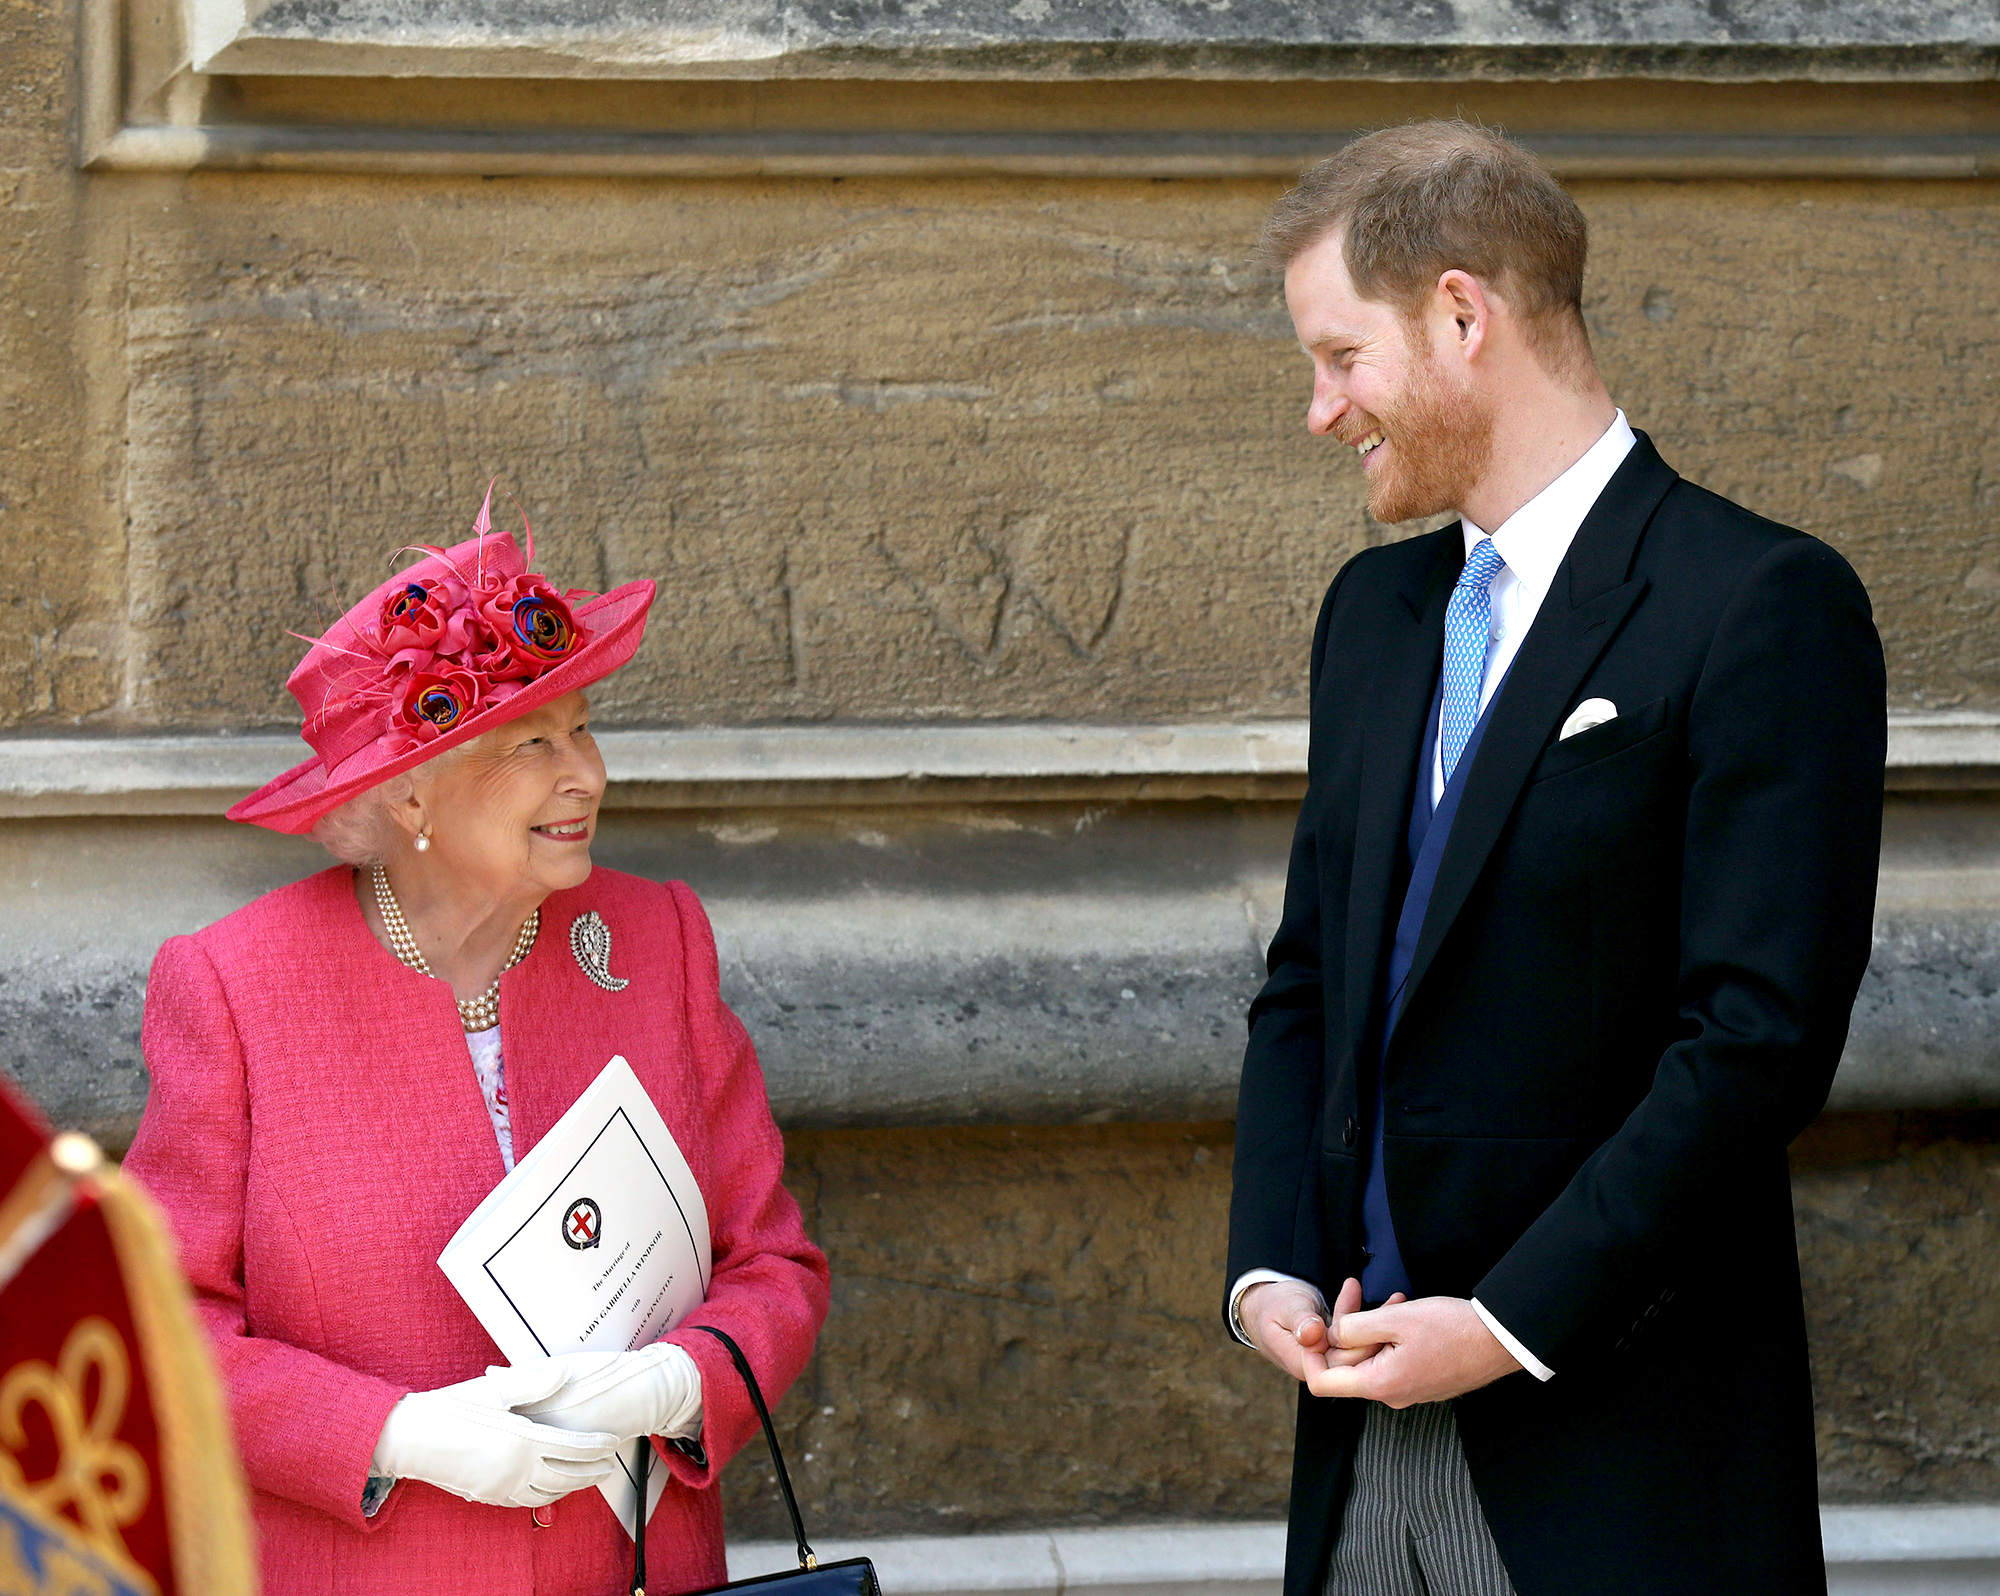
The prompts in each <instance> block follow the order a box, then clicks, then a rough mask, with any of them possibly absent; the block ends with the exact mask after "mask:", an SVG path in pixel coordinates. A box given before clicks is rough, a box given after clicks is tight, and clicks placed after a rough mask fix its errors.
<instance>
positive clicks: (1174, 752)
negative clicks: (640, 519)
mask: <svg viewBox="0 0 2000 1596" xmlns="http://www.w3.org/2000/svg"><path fill="white" fill-rule="evenodd" d="M599 742H600V745H601V746H602V748H603V750H604V758H605V764H606V765H607V766H608V767H609V769H610V771H611V781H612V785H611V791H610V794H609V795H608V796H607V799H606V807H607V808H611V809H685V808H711V807H730V806H736V805H752V804H755V805H788V804H801V803H807V804H815V805H822V804H841V803H866V804H877V803H885V802H886V803H894V802H936V801H938V800H940V799H948V800H951V801H969V800H978V799H999V800H1007V801H1019V800H1021V799H1034V798H1051V799H1060V800H1068V799H1088V798H1093V797H1104V798H1145V799H1174V798H1211V797H1226V798H1271V799H1283V798H1288V797H1296V796H1297V795H1298V794H1299V792H1300V791H1302V783H1303V781H1304V777H1305V768H1306V723H1305V722H1304V721H1302V720H1282V721H1244V722H1210V723H1197V724H1189V725H1177V726H1091V725H1076V724H1056V723H1049V722H1033V723H989V724H964V723H958V724H950V725H915V726H778V727H713V728H691V729H686V730H666V731H645V730H608V731H605V732H603V733H601V734H600V737H599ZM304 751H305V750H304V745H303V744H302V743H301V742H300V741H299V740H298V739H297V738H296V737H293V736H291V735H289V734H286V733H282V732H252V733H246V734H244V735H241V736H217V735H207V736H114V737H96V736H88V735H79V736H74V737H12V738H4V739H0V819H29V818H35V817H39V816H48V815H213V814H220V813H222V811H223V810H225V809H226V808H228V807H229V805H230V804H232V803H234V802H235V801H236V799H238V798H240V797H241V796H243V795H244V794H245V793H247V792H250V791H252V790H253V789H255V788H256V787H258V786H260V785H261V784H262V783H263V782H265V781H267V780H269V779H270V778H271V777H272V776H274V775H275V774H277V773H278V772H279V771H280V770H283V769H284V768H286V767H287V766H288V765H290V764H292V763H293V762H295V761H296V760H297V759H298V757H299V756H300V754H302V753H303V752H304ZM1888 764H1889V769H1888V785H1889V786H1890V787H1892V788H1898V789H1919V790H1920V789H1926V788H1942V789H1961V788H2000V716H1996V715H1985V714H1971V713H1952V714H1937V715H1909V716H1897V717H1895V718H1893V719H1892V720H1891V721H1890V730H1889V761H1888Z"/></svg>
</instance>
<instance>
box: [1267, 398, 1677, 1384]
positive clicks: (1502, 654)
mask: <svg viewBox="0 0 2000 1596" xmlns="http://www.w3.org/2000/svg"><path fill="white" fill-rule="evenodd" d="M1637 441H1638V440H1637V439H1636V438H1634V437H1633V435H1632V427H1631V424H1630V423H1629V422H1628V421H1626V419H1625V412H1624V411H1622V410H1620V411H1619V412H1618V413H1617V414H1616V415H1615V416H1613V417H1612V421H1611V425H1610V426H1608V427H1606V428H1605V429H1604V436H1603V437H1601V438H1599V439H1598V440H1597V442H1595V443H1593V444H1592V445H1591V446H1590V447H1589V448H1588V449H1586V450H1585V451H1584V452H1583V454H1582V456H1581V457H1580V458H1579V459H1578V460H1577V462H1576V463H1575V464H1574V465H1572V466H1571V467H1570V468H1569V469H1568V470H1567V471H1565V472H1564V473H1563V474H1562V475H1561V476H1559V477H1557V478H1556V479H1555V481H1553V482H1551V483H1550V484H1549V485H1548V486H1547V487H1546V488H1544V489H1542V491H1541V492H1540V493H1538V494H1536V495H1535V496H1534V497H1533V498H1532V499H1530V500H1529V501H1528V502H1527V503H1526V504H1524V505H1522V506H1521V508H1520V509H1518V510H1516V511H1515V512H1514V513H1513V514H1512V515H1510V516H1508V517H1507V519H1506V521H1505V522H1503V523H1502V524H1501V527H1500V529H1499V530H1498V531H1497V532H1494V533H1492V534H1491V536H1492V538H1493V547H1494V548H1495V550H1497V551H1498V553H1499V555H1500V558H1501V559H1503V560H1505V561H1506V562H1507V563H1506V564H1505V565H1504V566H1502V567H1501V569H1500V571H1499V573H1498V574H1497V575H1495V577H1494V578H1493V580H1492V582H1491V583H1489V584H1488V586H1487V591H1488V593H1490V594H1491V595H1492V602H1493V630H1492V643H1491V646H1490V647H1489V649H1488V650H1487V654H1486V677H1485V680H1484V681H1483V682H1482V683H1481V684H1480V688H1479V710H1480V713H1481V714H1484V713H1485V711H1486V706H1487V704H1488V703H1489V702H1491V700H1492V697H1493V693H1494V690H1495V689H1496V688H1497V687H1499V685H1500V683H1501V681H1502V680H1503V679H1504V678H1505V677H1506V675H1507V668H1508V666H1510V665H1512V664H1513V663H1514V656H1515V655H1516V654H1518V653H1519V652H1520V650H1521V640H1522V639H1523V638H1525V637H1526V636H1527V635H1528V629H1529V628H1530V627H1531V626H1533V625H1534V624H1535V617H1536V615H1538V614H1539V613H1540V612H1541V608H1542V600H1543V599H1545V598H1547V597H1548V593H1549V587H1550V585H1551V584H1552V583H1553V582H1554V581H1555V578H1556V571H1557V569H1558V568H1559V567H1560V566H1561V565H1562V562H1563V557H1564V556H1565V555H1567V554H1568V553H1569V546H1570V544H1571V543H1572V542H1574V541H1575V538H1576V532H1577V528H1578V527H1580V526H1582V525H1583V518H1584V517H1585V516H1586V515H1588V514H1589V513H1590V507H1591V506H1592V505H1593V504H1595V503H1596V502H1597V500H1598V496H1599V495H1600V494H1602V493H1603V492H1604V489H1605V486H1606V484H1608V483H1609V482H1610V481H1611V478H1612V476H1613V474H1614V473H1615V472H1616V471H1617V470H1618V468H1619V466H1621V465H1623V464H1624V463H1625V456H1626V455H1627V454H1629V453H1630V452H1631V449H1632V445H1633V444H1634V443H1636V442H1637ZM1460 527H1461V530H1462V531H1463V532H1464V535H1465V553H1466V557H1467V558H1468V559H1469V558H1470V557H1471V555H1472V551H1473V549H1475V548H1476V547H1478V544H1479V540H1480V539H1481V538H1483V537H1486V536H1487V535H1488V534H1487V533H1485V532H1483V531H1481V530H1480V529H1479V528H1478V527H1476V526H1474V525H1473V524H1472V522H1471V521H1469V520H1466V519H1465V518H1463V517H1461V518H1460ZM1443 797H1444V755H1443V752H1442V750H1434V751H1433V753H1432V757H1431V803H1432V804H1433V805H1435V804H1436V803H1437V802H1438V800H1439V799H1441V798H1443ZM1266 1280H1287V1281H1292V1282H1293V1283H1294V1284H1297V1285H1304V1286H1306V1289H1307V1290H1309V1291H1313V1293H1314V1295H1316V1296H1317V1295H1318V1291H1317V1288H1315V1287H1313V1286H1311V1285H1310V1284H1309V1283H1308V1282H1305V1281H1300V1280H1297V1279H1295V1277H1294V1276H1291V1275H1287V1274H1283V1273H1281V1272H1280V1271H1278V1270H1276V1269H1249V1270H1245V1271H1244V1273H1243V1274H1241V1275H1239V1276H1238V1277H1237V1279H1236V1281H1235V1283H1234V1284H1233V1285H1232V1286H1231V1287H1230V1288H1229V1328H1230V1329H1231V1330H1233V1331H1234V1332H1235V1334H1236V1339H1237V1340H1239V1341H1241V1342H1242V1343H1243V1344H1244V1345H1245V1346H1248V1345H1250V1344H1251V1342H1250V1338H1249V1336H1247V1335H1245V1334H1244V1333H1243V1322H1242V1320H1241V1319H1240V1318H1238V1317H1237V1310H1238V1308H1239V1307H1240V1306H1241V1304H1242V1301H1243V1293H1244V1292H1246V1291H1248V1290H1249V1289H1250V1288H1251V1287H1252V1286H1254V1285H1258V1284H1260V1283H1261V1282H1263V1281H1266ZM1472 1309H1473V1312H1475V1313H1477V1314H1478V1315H1479V1318H1480V1321H1481V1322H1482V1323H1483V1324H1484V1325H1485V1326H1486V1328H1487V1329H1488V1330H1491V1331H1492V1332H1493V1335H1494V1338H1495V1339H1496V1340H1498V1341H1499V1343H1500V1345H1502V1346H1503V1347H1505V1348H1506V1349H1507V1350H1508V1352H1510V1353H1511V1354H1513V1356H1514V1358H1515V1360H1516V1361H1517V1362H1518V1363H1519V1364H1520V1365H1521V1367H1522V1368H1524V1369H1526V1370H1527V1371H1528V1372H1529V1373H1530V1374H1532V1375H1533V1376H1534V1377H1535V1378H1536V1379H1537V1380H1547V1379H1549V1378H1550V1377H1552V1376H1553V1375H1554V1374H1555V1370H1553V1369H1551V1368H1550V1367H1549V1366H1548V1365H1547V1364H1545V1363H1543V1362H1542V1361H1541V1360H1540V1359H1539V1358H1537V1357H1536V1356H1535V1355H1534V1354H1533V1353H1532V1352H1530V1351H1529V1350H1528V1349H1527V1348H1526V1347H1524V1346H1523V1345H1522V1344H1521V1343H1520V1342H1519V1341H1518V1340H1516V1339H1515V1338H1514V1337H1513V1336H1512V1335H1510V1334H1509V1333H1508V1331H1507V1329H1506V1327H1505V1326H1504V1325H1502V1324H1501V1323H1500V1321H1499V1320H1498V1319H1496V1318H1494V1317H1493V1315H1492V1314H1490V1313H1488V1312H1487V1311H1486V1308H1485V1306H1484V1305H1483V1304H1482V1303H1481V1302H1480V1301H1479V1299H1478V1298H1477V1297H1474V1298H1473V1299H1472ZM1320 1312H1321V1314H1322V1315H1324V1314H1325V1312H1326V1299H1325V1297H1323V1296H1322V1297H1320Z"/></svg>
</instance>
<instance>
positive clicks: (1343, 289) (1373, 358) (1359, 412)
mask: <svg viewBox="0 0 2000 1596" xmlns="http://www.w3.org/2000/svg"><path fill="white" fill-rule="evenodd" d="M1285 303H1286V305H1287V306H1288V307H1289V308H1290V310H1291V313H1292V325H1293V327H1294V328H1295V329H1296V330H1297V332H1298V335H1299V344H1300V346H1301V347H1302V348H1304V350H1305V352H1306V353H1307V354H1308V355H1309V356H1310V357H1311V358H1312V363H1313V395H1312V404H1311V407H1310V408H1309V409H1308V410H1307V411H1306V427H1307V430H1309V431H1311V432H1313V433H1315V434H1318V435H1319V436H1322V437H1333V438H1338V439H1339V440H1340V441H1341V442H1342V443H1345V444H1347V445H1349V446H1350V447H1351V448H1353V449H1354V450H1356V452H1357V453H1359V455H1360V456H1361V468H1362V470H1363V471H1364V472H1366V473H1367V477H1368V513H1369V514H1370V515H1372V516H1374V517H1375V519H1376V520H1378V521H1409V520H1414V519H1415V518H1417V517H1419V516H1426V515H1435V514H1437V513H1439V512H1440V511H1445V510H1455V509H1457V508H1459V506H1460V505H1461V504H1462V503H1463V502H1464V499H1465V496H1466V492H1467V490H1468V489H1469V488H1470V487H1471V485H1472V484H1473V483H1474V482H1475V481H1477V480H1478V478H1479V475H1480V473H1481V472H1483V471H1484V470H1485V468H1486V464H1487V461H1488V459H1489V457H1490V456H1491V453H1492V446H1493V421H1492V415H1491V411H1490V409H1489V408H1488V406H1487V405H1486V403H1485V402H1484V400H1483V399H1482V397H1481V396H1480V395H1479V394H1478V393H1477V392H1476V391H1475V390H1474V389H1473V387H1472V385H1471V383H1470V382H1469V380H1468V375H1467V373H1466V372H1465V371H1464V369H1463V363H1462V362H1458V363H1454V362H1453V361H1451V360H1450V359H1449V358H1448V356H1449V350H1448V349H1447V350H1439V349H1437V348H1436V347H1435V346H1434V341H1433V339H1432V337H1431V329H1430V327H1429V326H1428V324H1427V319H1426V318H1427V315H1428V312H1420V314H1419V317H1418V318H1417V319H1415V320H1412V319H1410V318H1407V317H1405V316H1404V315H1402V314H1401V313H1400V312H1399V311H1398V310H1397V309H1396V308H1395V307H1393V306H1391V305H1387V304H1384V303H1382V302H1380V301H1378V300H1370V299H1363V298H1362V297H1361V296H1360V295H1359V294H1358V293H1357V292H1356V291H1355V288H1354V284H1353V283H1352V281H1351V280H1350V279H1349V278H1348V275H1347V263H1346V261H1345V259H1344V258H1343V257H1342V254H1341V237H1340V234H1339V233H1338V232H1332V233H1329V234H1327V235H1326V237H1324V238H1322V239H1320V240H1319V242H1318V243H1316V244H1313V245H1312V246H1311V247H1310V248H1308V249H1306V250H1304V251H1303V252H1301V253H1300V254H1299V255H1298V256H1297V257H1296V258H1295V259H1294V260H1293V261H1292V263H1291V264H1290V265H1289V266H1288V267H1286V268H1285ZM1441 320H1442V327H1441V329H1440V330H1441V331H1443V332H1447V333H1448V332H1449V331H1450V330H1451V324H1450V318H1449V317H1448V316H1446V317H1442V318H1441Z"/></svg>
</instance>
